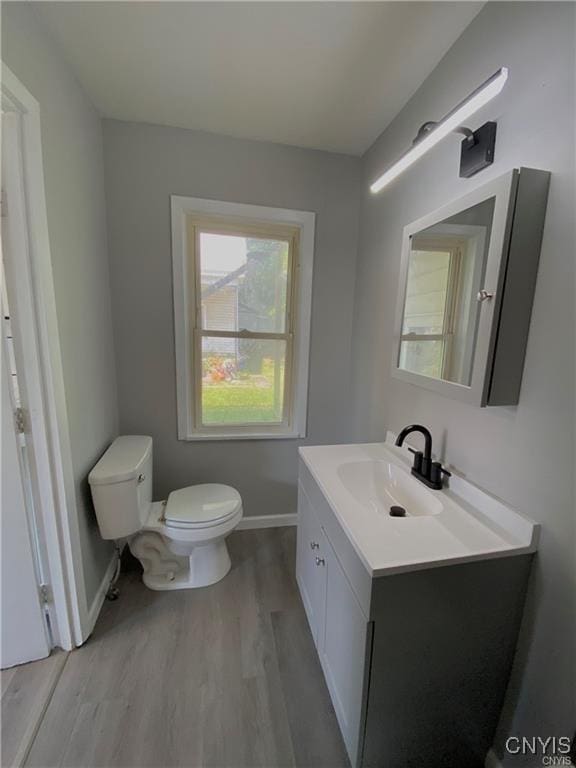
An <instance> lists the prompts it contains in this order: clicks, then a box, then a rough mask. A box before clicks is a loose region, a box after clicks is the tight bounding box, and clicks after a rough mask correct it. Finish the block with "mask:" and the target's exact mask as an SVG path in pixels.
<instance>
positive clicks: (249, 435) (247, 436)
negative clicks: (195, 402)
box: [178, 431, 306, 442]
mask: <svg viewBox="0 0 576 768" xmlns="http://www.w3.org/2000/svg"><path fill="white" fill-rule="evenodd" d="M305 437H306V433H302V432H294V431H288V432H245V433H241V432H218V433H216V432H209V433H208V432H196V433H194V434H192V435H186V436H185V437H180V436H179V437H178V440H181V441H182V442H196V441H199V440H200V441H202V440H301V439H303V438H305Z"/></svg>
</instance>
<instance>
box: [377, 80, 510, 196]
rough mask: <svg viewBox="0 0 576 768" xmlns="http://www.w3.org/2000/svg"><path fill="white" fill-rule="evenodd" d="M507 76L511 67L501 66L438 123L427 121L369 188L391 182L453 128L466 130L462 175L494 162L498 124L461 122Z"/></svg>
mask: <svg viewBox="0 0 576 768" xmlns="http://www.w3.org/2000/svg"><path fill="white" fill-rule="evenodd" d="M507 79H508V69H507V68H506V67H501V68H500V69H499V70H498V71H497V72H495V73H494V74H493V75H492V76H491V77H489V78H488V80H486V81H485V82H484V83H482V85H480V86H479V87H478V88H476V90H475V91H473V92H472V93H471V94H470V95H469V96H467V97H466V98H465V99H464V101H461V102H460V103H459V104H458V105H457V106H456V107H454V109H453V110H451V111H450V112H448V114H447V115H446V116H445V117H443V118H442V119H441V120H440V121H439V122H428V123H424V125H423V126H422V127H421V128H420V130H419V131H418V134H417V136H416V138H415V139H414V142H413V144H412V147H410V149H409V150H408V151H407V152H405V153H404V154H403V155H402V157H401V158H400V159H399V160H398V161H397V162H395V163H394V165H393V166H391V167H390V168H388V170H387V171H385V172H384V173H383V174H382V176H380V177H379V178H378V179H376V181H375V182H374V183H373V184H371V185H370V191H371V192H373V193H376V192H380V190H381V189H384V187H385V186H386V185H387V184H390V182H391V181H393V180H394V179H395V178H396V177H397V176H399V175H400V174H401V173H403V172H404V171H405V170H406V169H407V168H409V167H410V166H411V165H413V164H414V163H415V162H416V161H417V160H419V159H420V158H421V157H422V155H425V154H426V152H428V150H429V149H432V147H434V146H435V145H436V144H438V142H439V141H441V140H442V139H443V138H444V137H445V136H448V134H449V133H452V132H453V131H455V132H457V133H463V134H464V136H465V138H464V140H463V141H462V150H461V155H460V176H463V177H466V178H467V177H469V176H472V175H474V174H475V173H478V171H481V170H482V169H483V168H486V166H488V165H491V164H492V163H493V162H494V144H495V141H496V123H494V122H488V123H484V125H482V126H481V127H480V128H478V130H476V131H471V130H470V129H469V128H463V127H462V123H463V122H464V120H467V119H468V118H469V117H470V116H471V115H473V114H474V113H475V112H477V111H478V110H479V109H480V108H481V107H483V106H484V105H485V104H487V103H488V102H489V101H490V100H491V99H493V98H494V96H497V95H498V94H499V93H500V91H501V90H502V88H503V87H504V83H505V82H506V80H507Z"/></svg>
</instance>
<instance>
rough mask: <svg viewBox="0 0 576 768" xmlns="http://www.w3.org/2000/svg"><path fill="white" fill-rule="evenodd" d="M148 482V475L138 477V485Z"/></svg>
mask: <svg viewBox="0 0 576 768" xmlns="http://www.w3.org/2000/svg"><path fill="white" fill-rule="evenodd" d="M144 480H146V475H138V483H143V482H144Z"/></svg>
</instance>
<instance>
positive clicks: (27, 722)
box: [0, 651, 67, 768]
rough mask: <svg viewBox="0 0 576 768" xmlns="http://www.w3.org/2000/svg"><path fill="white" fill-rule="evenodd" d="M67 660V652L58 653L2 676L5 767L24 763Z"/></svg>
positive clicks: (3, 763) (2, 732) (3, 759)
mask: <svg viewBox="0 0 576 768" xmlns="http://www.w3.org/2000/svg"><path fill="white" fill-rule="evenodd" d="M66 657H67V654H66V653H64V652H63V651H56V652H54V653H52V654H51V655H50V656H49V657H48V658H47V659H40V660H39V661H33V662H31V663H30V664H21V665H20V666H17V667H10V668H9V669H3V670H2V672H1V673H0V685H1V688H2V704H1V710H2V731H1V739H0V746H1V750H2V751H1V765H2V768H8V766H10V768H16V767H17V766H18V767H19V766H21V765H22V764H23V762H24V760H25V758H26V755H27V753H28V749H29V747H30V743H31V742H32V740H33V739H34V736H35V733H36V730H37V728H38V726H39V724H40V723H41V722H42V718H43V715H44V712H45V710H46V707H47V706H48V703H49V701H50V698H51V696H52V692H53V690H54V688H55V686H56V684H57V681H58V677H59V675H60V673H61V671H62V668H63V667H64V664H65V663H66Z"/></svg>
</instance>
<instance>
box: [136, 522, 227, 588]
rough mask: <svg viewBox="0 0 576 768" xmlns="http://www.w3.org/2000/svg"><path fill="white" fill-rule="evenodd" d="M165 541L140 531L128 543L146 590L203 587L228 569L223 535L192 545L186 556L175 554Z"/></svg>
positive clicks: (214, 580)
mask: <svg viewBox="0 0 576 768" xmlns="http://www.w3.org/2000/svg"><path fill="white" fill-rule="evenodd" d="M170 543H171V544H174V542H170ZM167 544H168V542H166V540H165V539H164V538H163V537H162V536H160V535H159V534H157V533H142V534H140V535H138V536H136V537H135V538H134V539H133V540H132V541H131V542H130V549H131V551H132V554H133V555H135V556H136V557H137V558H138V559H139V560H140V562H141V563H142V566H143V568H144V573H143V574H142V581H143V582H144V584H145V585H146V586H147V587H148V588H149V589H155V590H168V589H194V588H198V587H207V586H208V585H210V584H215V583H216V582H218V581H220V579H223V578H224V576H226V574H227V573H228V571H229V570H230V567H231V562H230V555H229V554H228V548H227V546H226V541H225V540H224V538H220V539H216V540H212V541H208V542H206V543H202V544H196V545H194V547H193V549H192V552H191V553H190V554H189V555H188V556H184V555H181V554H175V553H174V551H173V549H172V548H170V547H169V546H167ZM173 548H174V549H175V548H178V549H180V547H173Z"/></svg>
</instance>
